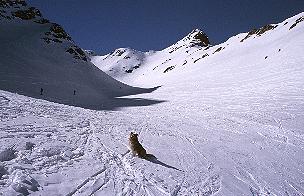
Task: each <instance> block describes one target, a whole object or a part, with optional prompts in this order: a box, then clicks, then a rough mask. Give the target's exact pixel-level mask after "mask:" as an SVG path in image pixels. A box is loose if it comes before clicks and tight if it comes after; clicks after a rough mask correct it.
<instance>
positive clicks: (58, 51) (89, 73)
mask: <svg viewBox="0 0 304 196" xmlns="http://www.w3.org/2000/svg"><path fill="white" fill-rule="evenodd" d="M0 13H1V15H0V28H1V32H0V40H1V45H0V50H1V53H0V59H1V61H0V68H1V72H0V80H1V84H0V89H2V90H7V91H11V92H17V93H20V94H23V95H27V96H32V97H37V98H42V99H47V100H50V101H55V102H59V103H65V104H71V105H78V106H83V107H95V106H96V107H99V106H100V107H103V106H102V105H105V102H106V101H108V100H111V99H112V98H114V97H115V96H122V95H129V94H134V93H140V92H145V91H144V90H141V89H138V88H131V87H129V86H127V85H124V84H122V83H120V82H118V81H116V80H114V79H113V78H111V77H109V76H108V75H107V74H105V73H104V72H102V71H100V70H99V69H98V68H96V67H95V66H94V65H93V64H92V63H90V62H88V59H89V57H88V54H87V53H86V52H84V51H83V50H82V49H81V48H79V47H78V46H77V45H76V44H75V43H74V42H73V40H72V38H71V37H70V36H69V35H68V34H67V33H66V32H65V31H64V29H63V28H62V27H61V26H60V25H58V24H55V23H50V22H49V21H48V20H47V19H45V18H43V17H42V15H41V13H40V12H39V10H37V9H36V8H33V7H29V6H28V5H27V4H26V3H25V2H24V1H1V4H0Z"/></svg>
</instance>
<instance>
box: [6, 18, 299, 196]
mask: <svg viewBox="0 0 304 196" xmlns="http://www.w3.org/2000/svg"><path fill="white" fill-rule="evenodd" d="M301 16H303V14H300V15H297V16H295V17H293V18H290V19H287V21H288V24H286V25H284V24H285V22H286V21H284V22H283V23H280V24H279V25H278V27H276V28H275V29H274V30H272V31H269V32H266V33H265V34H263V35H261V36H256V37H254V36H253V37H250V38H248V39H246V40H245V41H244V42H240V40H241V39H243V38H244V37H245V34H240V35H238V36H239V37H238V36H235V37H232V38H231V39H229V40H228V41H227V42H225V43H223V44H222V45H221V46H222V47H226V48H225V49H224V50H221V51H219V52H216V53H214V52H215V50H216V49H217V48H219V47H220V46H213V47H211V48H210V49H207V50H206V51H209V50H210V51H209V56H208V57H206V58H203V59H201V60H199V61H197V62H196V63H193V62H192V63H189V64H185V65H183V63H184V60H185V58H186V59H188V61H187V62H190V60H191V58H193V61H194V60H195V58H194V56H188V53H189V54H190V53H191V52H193V55H194V54H195V53H196V52H195V51H197V50H199V51H201V50H203V51H204V53H200V54H199V55H197V57H201V56H202V55H203V54H205V52H206V51H205V50H204V49H200V48H197V47H190V48H187V47H188V46H187V45H186V46H185V45H182V47H181V48H178V49H176V51H175V52H172V53H169V54H172V55H173V54H174V53H176V54H174V55H175V57H173V56H172V58H171V59H172V60H168V61H172V62H174V63H175V64H174V65H173V66H175V67H174V69H171V70H169V71H168V72H165V73H164V70H165V68H166V67H165V66H167V65H165V64H166V63H164V64H162V62H166V58H167V57H166V53H165V52H166V50H169V49H170V48H169V49H165V50H164V51H162V52H151V53H149V54H147V56H148V57H147V59H145V62H146V63H147V64H143V66H142V67H141V68H138V70H136V71H134V72H133V71H132V73H131V74H132V77H131V76H130V77H129V76H128V77H125V76H123V77H122V78H123V79H121V80H124V81H125V82H129V83H130V84H135V85H137V86H141V87H153V86H155V85H162V86H161V87H160V88H159V89H157V90H156V91H153V92H150V93H147V94H141V95H132V96H128V97H121V98H119V99H118V100H120V101H121V104H120V105H119V107H116V108H115V110H114V109H113V108H102V109H100V110H98V109H95V110H89V109H83V108H80V107H74V106H67V105H62V104H59V103H53V102H48V101H45V100H40V99H35V98H30V97H27V96H23V95H19V94H15V93H11V92H7V91H2V90H1V91H0V111H1V113H0V122H1V123H0V141H1V146H0V194H1V193H2V194H3V195H17V194H18V193H20V194H21V195H22V194H23V195H28V194H31V195H155V196H161V195H173V196H175V195H224V196H227V195H303V194H304V188H303V187H304V159H303V157H304V131H303V127H304V77H303V76H304V56H303V54H302V51H304V50H303V49H304V37H303V35H304V28H303V27H304V26H303V24H302V23H299V24H298V25H297V26H296V27H294V28H292V29H291V30H289V28H290V26H291V25H292V24H293V23H294V21H295V20H296V19H298V18H299V17H301ZM227 44H228V45H227ZM178 45H179V44H178ZM183 47H185V48H183ZM179 49H181V50H180V51H179ZM184 49H185V50H184ZM188 50H189V51H188ZM129 51H130V50H129ZM185 51H188V53H187V54H186V53H184V52H185ZM181 53H183V54H181ZM140 54H141V53H140ZM191 54H192V53H191ZM153 55H158V56H157V58H155V59H154V63H155V66H157V65H159V67H158V68H156V69H155V70H157V69H159V70H161V71H158V72H157V71H156V74H154V72H152V70H151V68H153V67H152V66H150V65H151V64H152V63H150V64H149V62H152V61H153V59H152V56H153ZM149 56H151V58H150V57H149ZM266 56H267V58H265V57H266ZM133 60H134V59H133ZM135 60H136V58H135ZM158 62H160V63H159V64H158ZM119 66H121V64H119ZM155 66H154V67H155ZM109 67H111V65H109ZM117 70H119V69H117ZM137 71H138V72H137ZM123 74H125V73H123ZM143 74H144V75H143ZM117 77H119V74H118V75H117ZM132 78H133V79H132ZM118 79H119V78H118ZM124 100H133V104H132V105H130V104H128V103H127V102H125V101H124ZM145 100H146V101H147V100H155V103H158V104H149V103H146V104H142V102H143V101H144V102H145ZM153 103H154V102H153ZM143 105H144V106H143ZM127 106H128V107H127ZM130 106H132V107H130ZM131 131H133V132H137V133H139V140H140V142H141V143H142V145H143V146H144V148H145V149H146V150H147V153H148V154H149V158H147V159H140V158H138V157H133V156H132V153H131V152H130V151H129V149H128V136H129V134H130V132H131Z"/></svg>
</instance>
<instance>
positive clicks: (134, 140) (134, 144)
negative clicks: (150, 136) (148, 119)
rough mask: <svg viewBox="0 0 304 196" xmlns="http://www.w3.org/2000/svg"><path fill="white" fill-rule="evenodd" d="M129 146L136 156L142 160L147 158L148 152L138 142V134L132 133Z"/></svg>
mask: <svg viewBox="0 0 304 196" xmlns="http://www.w3.org/2000/svg"><path fill="white" fill-rule="evenodd" d="M129 145H130V148H131V152H132V154H133V155H134V156H138V157H140V158H145V157H146V156H147V152H146V150H145V149H144V147H142V145H141V144H140V143H139V141H138V134H136V133H133V132H131V134H130V137H129Z"/></svg>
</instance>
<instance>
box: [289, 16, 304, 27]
mask: <svg viewBox="0 0 304 196" xmlns="http://www.w3.org/2000/svg"><path fill="white" fill-rule="evenodd" d="M303 21H304V16H302V17H300V18H298V19H297V20H296V22H295V23H293V24H292V25H291V26H290V28H289V30H290V29H292V28H294V27H295V26H297V24H299V23H300V22H303Z"/></svg>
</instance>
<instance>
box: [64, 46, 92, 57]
mask: <svg viewBox="0 0 304 196" xmlns="http://www.w3.org/2000/svg"><path fill="white" fill-rule="evenodd" d="M66 52H68V53H70V54H72V55H73V57H74V58H75V59H80V60H83V61H88V58H87V56H86V54H85V52H84V51H83V50H82V49H81V48H79V47H78V46H76V45H74V46H71V47H70V48H68V49H67V50H66Z"/></svg>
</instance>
